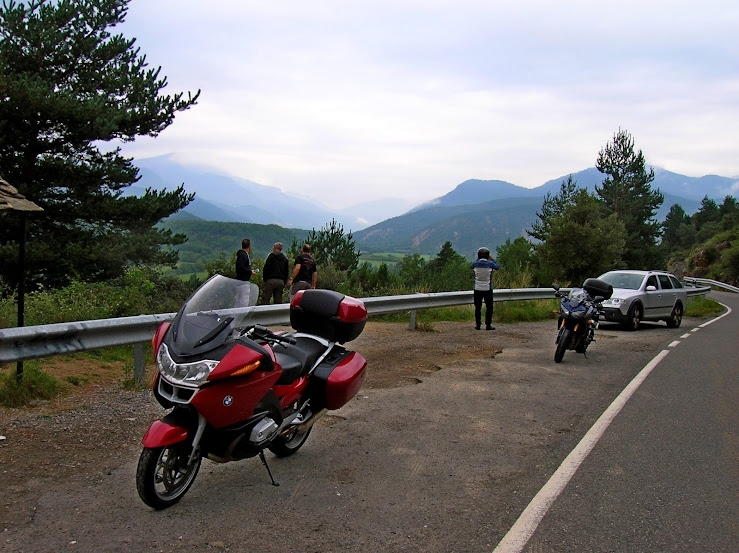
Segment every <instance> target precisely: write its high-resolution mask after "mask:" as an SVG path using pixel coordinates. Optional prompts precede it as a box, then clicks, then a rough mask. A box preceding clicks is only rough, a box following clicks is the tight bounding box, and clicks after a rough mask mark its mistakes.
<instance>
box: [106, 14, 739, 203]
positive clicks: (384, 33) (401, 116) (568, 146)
mask: <svg viewBox="0 0 739 553" xmlns="http://www.w3.org/2000/svg"><path fill="white" fill-rule="evenodd" d="M120 31H121V32H123V33H124V35H126V36H127V37H135V38H136V39H137V42H136V45H137V46H138V47H140V48H141V52H142V53H143V54H146V56H147V59H148V61H149V63H150V65H152V66H154V67H157V66H161V67H162V74H163V75H166V76H167V77H168V82H169V86H168V87H167V88H166V89H165V90H164V92H165V93H168V94H174V93H176V92H180V91H196V90H198V89H201V90H202V93H201V96H200V100H199V101H198V105H196V106H195V107H193V108H191V109H190V110H189V111H187V112H182V113H180V114H178V115H177V117H176V119H175V122H174V124H172V125H171V126H170V127H169V128H168V129H167V130H165V131H164V132H163V133H162V134H161V135H160V136H159V137H158V138H156V139H140V140H137V141H136V142H135V143H133V144H131V145H127V146H126V147H125V148H124V153H126V154H127V155H131V156H134V157H153V156H156V155H163V154H170V153H172V154H174V156H175V159H176V160H177V161H179V162H182V163H196V164H200V165H207V166H210V167H213V168H215V169H217V170H218V171H219V172H222V173H225V174H230V175H235V176H238V177H242V178H245V179H249V180H253V181H256V182H259V183H261V184H265V185H271V186H276V187H279V188H281V189H283V190H284V191H286V192H288V193H290V194H301V193H302V194H308V195H310V196H311V197H314V198H321V199H322V200H323V201H324V202H325V203H327V204H329V205H333V206H336V207H339V206H347V205H352V204H356V203H359V202H362V201H366V200H371V199H376V198H387V197H394V198H403V199H407V200H410V201H411V202H412V203H419V202H421V201H426V200H429V199H431V198H435V197H438V196H440V195H443V194H445V193H447V192H449V191H450V190H452V189H453V188H454V187H455V186H456V185H457V184H459V183H461V182H463V181H465V180H467V179H470V178H476V179H499V180H506V181H509V182H512V183H514V184H517V185H520V186H525V187H534V186H539V185H541V184H543V183H544V182H546V181H547V180H550V179H554V178H558V177H560V176H564V175H567V174H569V173H571V172H576V171H580V170H582V169H585V168H587V167H592V166H594V165H595V161H596V157H597V155H598V152H599V151H600V149H601V148H603V147H604V146H605V145H606V144H607V143H608V142H610V141H611V140H612V138H613V135H614V133H615V132H617V131H618V129H619V128H621V129H626V130H627V131H629V132H630V133H631V135H632V136H633V138H634V139H635V141H636V147H637V149H641V150H642V151H643V152H644V154H645V156H646V158H647V162H648V163H649V164H652V165H655V166H658V167H663V168H665V169H668V170H670V171H674V172H677V173H682V174H685V175H689V176H702V175H706V174H718V175H722V176H727V177H733V176H739V136H738V133H739V2H737V1H736V0H727V1H722V0H703V1H696V0H663V1H662V0H639V1H632V0H622V1H620V2H608V3H604V2H599V1H593V0H587V1H567V0H563V1H548V0H547V1H544V0H541V1H533V0H530V1H527V0H508V1H507V2H498V1H493V0H489V1H481V0H480V1H478V0H398V1H389V0H364V1H360V0H358V1H355V0H334V1H323V0H301V1H295V0H279V1H275V0H269V1H267V0H264V1H251V0H211V1H210V2H204V1H202V0H155V1H152V0H132V1H131V3H130V4H129V12H128V16H127V21H126V24H125V25H124V26H123V27H121V28H120Z"/></svg>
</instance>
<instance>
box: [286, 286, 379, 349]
mask: <svg viewBox="0 0 739 553" xmlns="http://www.w3.org/2000/svg"><path fill="white" fill-rule="evenodd" d="M366 322H367V308H366V307H365V305H364V303H362V302H361V301H360V300H358V299H356V298H352V297H350V296H345V295H344V294H340V293H339V292H334V291H333V290H301V291H299V292H298V293H297V294H295V297H294V298H293V299H292V301H291V302H290V325H291V326H292V327H293V328H294V329H295V330H297V331H298V332H305V333H307V334H316V335H318V336H321V337H322V338H325V339H326V340H329V341H331V342H339V343H340V344H343V343H344V342H349V341H351V340H354V339H355V338H356V337H357V336H359V335H360V334H361V333H362V330H364V325H365V323H366Z"/></svg>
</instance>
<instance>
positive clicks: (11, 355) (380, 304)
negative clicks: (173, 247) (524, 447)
mask: <svg viewBox="0 0 739 553" xmlns="http://www.w3.org/2000/svg"><path fill="white" fill-rule="evenodd" d="M493 297H494V300H495V301H510V300H534V299H551V298H554V291H553V290H552V289H551V288H523V289H506V290H495V291H494V292H493ZM362 301H363V302H364V304H365V306H366V307H367V312H368V313H369V314H370V315H384V314H387V313H397V312H401V311H417V310H420V309H431V308H434V307H447V306H453V305H467V304H471V303H472V291H462V292H440V293H435V294H408V295H404V296H381V297H374V298H363V299H362ZM246 309H247V308H244V310H246ZM175 315H176V313H162V314H158V315H138V316H135V317H120V318H117V319H99V320H93V321H77V322H69V323H56V324H49V325H39V326H26V327H15V328H5V329H0V363H8V362H12V361H24V360H28V359H37V358H39V357H50V356H53V355H63V354H67V353H77V352H80V351H86V350H91V349H99V348H105V347H111V346H122V345H131V344H138V343H145V342H148V341H150V340H151V337H152V336H153V335H154V331H155V330H156V328H157V326H159V324H160V323H162V322H167V321H171V320H172V319H174V317H175ZM252 321H253V322H254V323H255V324H262V325H265V326H270V325H281V324H286V323H289V322H290V306H289V305H288V304H286V303H283V304H280V305H260V306H257V307H256V308H254V314H253V317H252Z"/></svg>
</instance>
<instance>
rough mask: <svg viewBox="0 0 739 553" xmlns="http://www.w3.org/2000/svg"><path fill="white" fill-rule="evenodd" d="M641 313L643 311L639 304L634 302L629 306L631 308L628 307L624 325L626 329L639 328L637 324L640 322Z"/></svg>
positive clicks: (642, 313)
mask: <svg viewBox="0 0 739 553" xmlns="http://www.w3.org/2000/svg"><path fill="white" fill-rule="evenodd" d="M643 315H644V312H643V311H642V306H641V304H639V303H635V304H634V305H632V306H631V309H629V315H628V316H627V318H626V322H625V323H624V326H626V328H627V329H628V330H639V325H640V324H641V319H642V316H643Z"/></svg>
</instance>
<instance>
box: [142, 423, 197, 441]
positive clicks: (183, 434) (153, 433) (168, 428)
mask: <svg viewBox="0 0 739 553" xmlns="http://www.w3.org/2000/svg"><path fill="white" fill-rule="evenodd" d="M189 434H190V431H189V430H188V429H187V428H183V427H182V426H175V425H173V424H168V423H166V422H162V421H154V423H152V425H151V426H150V427H149V430H147V431H146V434H144V438H143V439H142V440H141V443H142V444H143V445H144V447H149V448H152V447H164V446H168V445H172V444H176V443H178V442H182V441H184V440H186V439H187V436H188V435H189Z"/></svg>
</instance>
